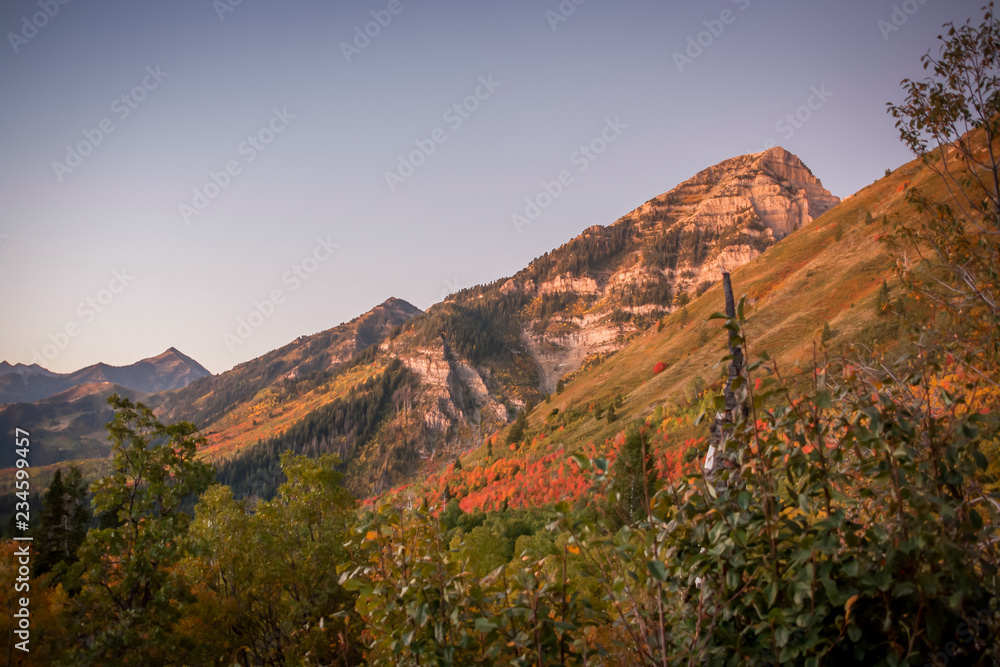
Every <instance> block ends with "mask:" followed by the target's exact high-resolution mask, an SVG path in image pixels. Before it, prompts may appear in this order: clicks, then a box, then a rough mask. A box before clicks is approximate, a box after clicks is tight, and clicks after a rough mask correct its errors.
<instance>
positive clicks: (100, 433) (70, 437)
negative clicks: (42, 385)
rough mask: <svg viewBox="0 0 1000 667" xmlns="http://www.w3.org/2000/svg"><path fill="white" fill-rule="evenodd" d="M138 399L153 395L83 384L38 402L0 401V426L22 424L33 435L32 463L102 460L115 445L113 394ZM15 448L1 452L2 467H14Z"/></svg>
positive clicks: (107, 384)
mask: <svg viewBox="0 0 1000 667" xmlns="http://www.w3.org/2000/svg"><path fill="white" fill-rule="evenodd" d="M115 393H117V394H119V395H121V396H126V397H128V398H130V399H132V400H134V401H148V400H149V398H150V395H149V394H147V393H145V392H140V391H135V390H133V389H129V388H128V387H123V386H121V385H117V384H113V383H110V382H99V383H85V384H78V385H74V386H73V387H70V388H69V389H66V390H65V391H63V392H60V393H58V394H56V395H54V396H49V397H48V398H44V399H41V400H38V401H35V402H33V403H9V404H7V405H0V429H3V430H4V431H5V432H11V433H13V432H14V429H16V428H20V429H24V430H26V431H28V432H29V433H30V434H31V465H32V466H33V467H42V466H47V465H51V464H54V463H59V462H62V461H66V460H75V459H100V458H104V457H106V456H107V455H108V452H110V451H111V446H110V444H109V443H108V433H107V431H106V430H105V428H104V425H105V424H107V423H108V422H109V421H111V419H112V418H113V417H114V411H113V410H112V409H111V406H110V405H108V402H107V398H108V396H110V395H111V394H115ZM15 460H16V454H15V452H14V451H13V450H8V451H0V468H6V467H10V466H13V465H14V463H15Z"/></svg>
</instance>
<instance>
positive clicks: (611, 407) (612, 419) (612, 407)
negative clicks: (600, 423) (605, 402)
mask: <svg viewBox="0 0 1000 667" xmlns="http://www.w3.org/2000/svg"><path fill="white" fill-rule="evenodd" d="M616 419H618V415H616V414H615V404H614V403H612V404H611V405H609V406H608V423H609V424H614V423H615V420H616Z"/></svg>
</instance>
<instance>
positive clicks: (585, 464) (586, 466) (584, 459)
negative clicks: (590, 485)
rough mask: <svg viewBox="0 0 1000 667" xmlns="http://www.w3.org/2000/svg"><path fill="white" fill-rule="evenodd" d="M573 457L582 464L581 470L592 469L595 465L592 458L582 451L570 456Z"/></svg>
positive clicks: (577, 462)
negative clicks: (592, 463) (591, 461)
mask: <svg viewBox="0 0 1000 667" xmlns="http://www.w3.org/2000/svg"><path fill="white" fill-rule="evenodd" d="M570 458H571V459H573V460H574V461H576V464H577V465H578V466H580V470H590V469H591V468H593V466H592V465H591V463H590V458H589V457H587V456H585V455H584V454H583V453H581V452H576V453H575V454H573V455H571V456H570Z"/></svg>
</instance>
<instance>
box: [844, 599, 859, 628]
mask: <svg viewBox="0 0 1000 667" xmlns="http://www.w3.org/2000/svg"><path fill="white" fill-rule="evenodd" d="M857 601H858V596H857V594H855V595H852V596H851V597H850V598H848V600H847V604H845V605H844V623H845V624H846V623H847V622H848V621H850V620H851V608H852V607H853V606H854V603H855V602H857Z"/></svg>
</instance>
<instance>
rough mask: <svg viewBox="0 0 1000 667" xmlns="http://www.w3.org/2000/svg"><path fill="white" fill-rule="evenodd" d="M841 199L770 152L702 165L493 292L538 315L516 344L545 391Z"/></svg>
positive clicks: (793, 162)
mask: <svg viewBox="0 0 1000 667" xmlns="http://www.w3.org/2000/svg"><path fill="white" fill-rule="evenodd" d="M839 202H840V199H839V198H838V197H835V196H834V195H832V194H830V192H829V191H828V190H826V189H825V188H824V187H823V185H822V183H821V182H820V181H819V179H817V178H816V177H815V176H814V175H813V174H812V172H811V171H810V170H809V168H808V167H806V165H805V164H804V163H803V162H802V161H801V160H800V159H799V158H798V157H796V156H795V155H792V154H791V153H789V152H788V151H786V150H785V149H783V148H781V147H775V148H771V149H770V150H767V151H765V152H763V153H756V154H753V155H743V156H739V157H735V158H732V159H729V160H725V161H724V162H721V163H719V164H717V165H715V166H712V167H709V168H708V169H705V170H703V171H701V172H699V173H698V174H696V175H695V176H693V177H692V178H690V179H688V180H687V181H684V182H683V183H681V184H680V185H678V186H677V187H675V188H674V189H673V190H671V191H669V192H667V193H665V194H663V195H660V196H659V197H655V198H654V199H651V200H650V201H648V202H646V203H645V204H643V205H642V206H640V207H638V208H636V209H635V210H633V211H632V212H630V213H629V214H627V215H625V216H623V217H622V218H620V219H619V220H617V221H616V222H614V223H613V224H612V225H610V226H609V227H607V228H605V227H600V226H596V227H591V228H588V229H587V230H585V231H584V233H583V234H581V235H580V236H579V237H577V238H576V239H574V240H573V241H571V242H570V243H568V244H566V245H565V246H563V247H562V248H559V249H557V250H555V251H553V252H552V253H549V254H547V255H546V256H544V257H542V258H539V259H538V260H536V261H535V262H533V263H532V265H531V266H529V267H528V268H527V269H525V270H524V271H522V272H520V273H518V274H517V275H516V276H514V277H513V278H512V279H510V280H509V281H507V282H506V283H504V284H503V285H502V287H501V288H500V291H501V293H503V294H507V295H509V294H513V293H517V292H520V293H522V294H524V295H525V296H526V297H529V298H531V299H533V300H534V301H535V304H536V306H538V307H537V308H535V309H534V311H535V316H531V315H530V311H531V309H530V308H529V309H528V310H529V317H527V318H526V321H525V322H524V328H523V331H522V338H523V341H524V344H525V346H526V347H527V349H528V350H529V351H530V352H531V354H532V356H533V357H534V358H535V360H536V361H537V363H538V365H539V368H540V370H541V376H542V385H543V390H544V391H551V390H552V389H553V388H554V387H555V383H556V381H557V380H558V378H559V377H561V376H562V375H565V374H567V373H570V372H572V371H574V370H576V369H577V368H579V366H580V364H581V363H582V362H583V360H585V359H586V358H587V357H588V356H591V355H595V354H601V353H606V352H608V351H614V350H615V349H618V348H619V347H621V346H622V345H623V344H624V342H625V341H626V340H627V339H628V336H629V335H630V334H631V333H633V332H634V331H636V329H637V328H638V327H641V326H642V325H643V324H645V323H648V321H649V320H650V319H653V318H656V317H658V316H660V315H661V314H663V313H667V312H670V311H671V310H673V309H675V308H677V307H679V304H681V303H683V298H684V297H683V296H682V295H685V294H690V293H692V292H694V291H695V290H697V289H699V288H701V287H703V286H705V285H707V284H710V283H713V282H715V281H717V280H719V279H721V277H722V272H723V271H732V270H733V269H735V268H737V267H739V266H742V265H743V264H746V263H747V262H750V261H752V260H753V259H755V258H757V257H758V256H759V255H760V254H761V253H762V252H764V251H765V250H766V249H767V248H768V247H770V246H771V245H772V244H774V243H775V242H776V241H778V240H780V239H782V238H784V237H785V236H787V235H788V234H790V233H791V232H793V231H794V230H795V229H798V228H799V227H802V226H804V225H807V224H809V223H810V222H812V221H813V220H814V219H816V218H817V217H819V216H820V215H822V214H823V213H826V212H827V211H828V210H830V209H831V208H833V207H834V206H836V205H837V204H838V203H839ZM556 297H560V300H558V301H557V300H556ZM553 304H555V307H554V308H553V307H551V306H552V305H553ZM546 305H548V307H546Z"/></svg>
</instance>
